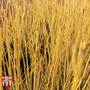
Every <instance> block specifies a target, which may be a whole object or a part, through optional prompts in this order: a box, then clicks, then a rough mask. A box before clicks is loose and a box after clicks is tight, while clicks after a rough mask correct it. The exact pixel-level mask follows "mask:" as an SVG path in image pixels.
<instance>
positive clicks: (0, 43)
mask: <svg viewBox="0 0 90 90" xmlns="http://www.w3.org/2000/svg"><path fill="white" fill-rule="evenodd" d="M2 60H3V49H2V29H1V28H0V90H3V88H2Z"/></svg>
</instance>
